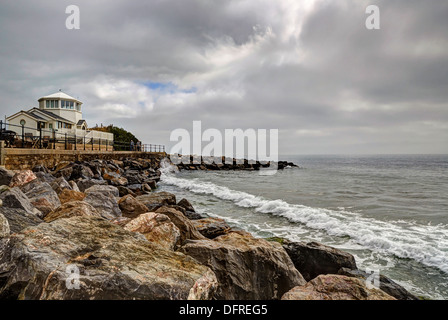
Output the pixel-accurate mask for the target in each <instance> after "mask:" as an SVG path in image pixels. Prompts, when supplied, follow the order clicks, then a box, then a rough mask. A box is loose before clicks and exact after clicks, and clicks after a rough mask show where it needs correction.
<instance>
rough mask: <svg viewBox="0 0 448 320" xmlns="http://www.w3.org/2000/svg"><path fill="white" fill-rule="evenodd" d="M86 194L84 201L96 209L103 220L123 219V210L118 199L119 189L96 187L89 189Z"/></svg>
mask: <svg viewBox="0 0 448 320" xmlns="http://www.w3.org/2000/svg"><path fill="white" fill-rule="evenodd" d="M112 188H113V189H112ZM85 193H86V197H85V199H84V201H85V202H87V203H89V204H91V205H92V206H93V207H95V209H97V210H98V212H99V213H100V214H101V216H102V217H103V218H105V219H114V218H116V217H121V210H120V207H119V206H118V202H117V199H116V198H117V197H118V189H117V188H115V187H112V186H101V185H95V186H92V187H90V188H89V189H87V190H86V192H85Z"/></svg>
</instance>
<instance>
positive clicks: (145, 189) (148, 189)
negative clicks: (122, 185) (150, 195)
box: [142, 183, 152, 192]
mask: <svg viewBox="0 0 448 320" xmlns="http://www.w3.org/2000/svg"><path fill="white" fill-rule="evenodd" d="M142 191H147V192H152V188H151V187H150V186H149V185H148V184H147V183H143V184H142Z"/></svg>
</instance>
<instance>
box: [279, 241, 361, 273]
mask: <svg viewBox="0 0 448 320" xmlns="http://www.w3.org/2000/svg"><path fill="white" fill-rule="evenodd" d="M283 248H285V250H286V252H287V253H288V255H289V256H290V257H291V260H292V262H293V263H294V266H295V267H296V268H297V270H299V271H300V273H301V274H302V275H303V277H304V278H305V280H307V281H310V280H311V279H313V278H315V277H317V276H318V275H321V274H337V273H338V271H339V269H341V268H349V269H357V267H356V262H355V258H354V257H353V255H351V254H350V253H348V252H344V251H342V250H339V249H336V248H333V247H329V246H326V245H323V244H320V243H317V242H310V243H303V242H290V241H287V240H284V242H283Z"/></svg>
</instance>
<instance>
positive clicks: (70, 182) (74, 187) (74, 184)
mask: <svg viewBox="0 0 448 320" xmlns="http://www.w3.org/2000/svg"><path fill="white" fill-rule="evenodd" d="M68 184H69V185H70V187H72V190H73V191H76V192H81V191H80V190H79V188H78V185H77V184H76V182H75V181H69V182H68Z"/></svg>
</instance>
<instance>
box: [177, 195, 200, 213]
mask: <svg viewBox="0 0 448 320" xmlns="http://www.w3.org/2000/svg"><path fill="white" fill-rule="evenodd" d="M177 205H178V206H180V207H183V208H184V209H185V210H186V211H191V212H196V211H195V210H194V208H193V205H192V204H191V203H190V201H188V200H187V199H185V198H183V199H182V200H180V201H179V202H178V204H177Z"/></svg>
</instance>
